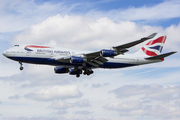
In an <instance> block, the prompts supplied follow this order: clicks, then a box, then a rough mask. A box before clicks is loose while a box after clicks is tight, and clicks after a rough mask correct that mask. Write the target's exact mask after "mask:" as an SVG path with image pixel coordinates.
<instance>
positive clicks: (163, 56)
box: [145, 52, 176, 60]
mask: <svg viewBox="0 0 180 120" xmlns="http://www.w3.org/2000/svg"><path fill="white" fill-rule="evenodd" d="M174 53H176V52H169V53H165V54H161V55H156V56H153V57H148V58H145V59H146V60H158V59H162V58H165V57H167V56H170V55H172V54H174Z"/></svg>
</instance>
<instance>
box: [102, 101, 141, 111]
mask: <svg viewBox="0 0 180 120" xmlns="http://www.w3.org/2000/svg"><path fill="white" fill-rule="evenodd" d="M141 107H142V105H141V103H140V102H137V101H127V102H123V103H109V104H107V105H106V106H104V108H107V109H113V110H117V111H124V112H125V111H133V110H136V109H139V108H141Z"/></svg>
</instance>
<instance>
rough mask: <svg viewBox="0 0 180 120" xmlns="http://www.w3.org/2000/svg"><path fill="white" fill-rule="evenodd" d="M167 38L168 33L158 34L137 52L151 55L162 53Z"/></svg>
mask: <svg viewBox="0 0 180 120" xmlns="http://www.w3.org/2000/svg"><path fill="white" fill-rule="evenodd" d="M166 38H167V36H166V35H157V36H156V37H155V38H154V39H153V40H150V41H149V42H148V43H147V44H146V45H145V46H144V47H142V48H141V50H139V51H138V52H137V53H138V54H141V55H143V56H144V55H145V56H149V57H150V56H156V55H159V54H161V51H162V49H163V45H164V43H165V41H166Z"/></svg>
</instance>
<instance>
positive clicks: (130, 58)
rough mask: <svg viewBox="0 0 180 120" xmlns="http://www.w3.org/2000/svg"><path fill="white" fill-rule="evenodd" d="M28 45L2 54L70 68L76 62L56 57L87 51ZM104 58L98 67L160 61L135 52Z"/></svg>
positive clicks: (80, 54)
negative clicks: (58, 59) (60, 59)
mask: <svg viewBox="0 0 180 120" xmlns="http://www.w3.org/2000/svg"><path fill="white" fill-rule="evenodd" d="M28 46H32V45H15V46H14V47H13V48H10V49H8V50H6V51H4V52H3V55H4V56H6V57H7V58H9V59H12V60H15V61H19V62H24V63H32V64H44V65H53V66H60V67H69V68H71V67H74V66H77V64H72V63H70V62H68V63H64V62H59V61H56V58H65V57H69V56H73V55H76V56H77V55H78V56H83V53H87V52H82V51H77V50H72V49H68V48H62V47H54V46H48V47H42V46H39V45H34V46H35V47H31V48H28ZM37 46H38V47H37ZM106 59H107V60H108V61H107V62H105V63H104V64H102V65H99V66H98V68H122V67H130V66H136V65H142V64H149V63H154V62H161V60H146V59H144V57H143V56H139V55H137V54H136V53H135V54H126V55H118V56H115V57H113V58H110V57H106ZM78 66H82V64H79V65H78ZM91 67H92V66H91Z"/></svg>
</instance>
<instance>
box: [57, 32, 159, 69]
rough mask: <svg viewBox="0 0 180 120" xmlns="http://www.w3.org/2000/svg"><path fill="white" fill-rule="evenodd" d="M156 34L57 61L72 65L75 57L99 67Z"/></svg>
mask: <svg viewBox="0 0 180 120" xmlns="http://www.w3.org/2000/svg"><path fill="white" fill-rule="evenodd" d="M156 34H157V33H153V34H151V35H149V36H148V37H144V38H141V39H140V40H136V41H134V42H130V43H127V44H123V45H119V46H115V47H112V49H111V50H100V51H96V52H91V53H83V54H78V55H73V56H68V57H63V58H56V60H57V61H60V62H66V63H70V61H71V60H72V59H73V57H74V58H75V57H76V59H78V58H79V59H82V58H84V60H85V63H88V64H90V65H92V66H94V67H98V66H99V65H101V64H103V63H105V62H107V61H108V60H107V59H106V57H114V56H116V55H119V54H123V53H125V52H127V51H128V50H127V49H126V48H130V47H133V46H135V45H137V44H140V43H142V42H144V41H146V40H148V39H151V38H153V37H154V36H155V35H156ZM103 52H104V54H105V56H104V55H102V54H103ZM106 55H107V56H106ZM108 55H109V56H108Z"/></svg>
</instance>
